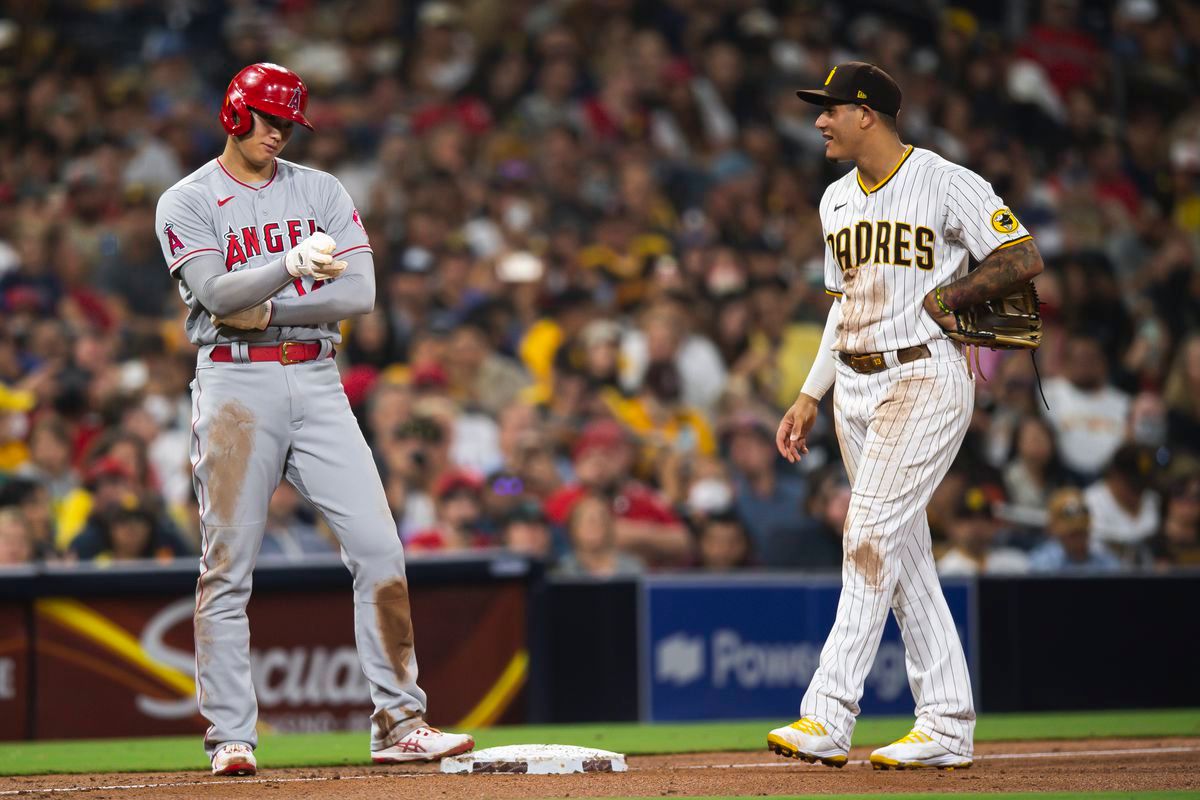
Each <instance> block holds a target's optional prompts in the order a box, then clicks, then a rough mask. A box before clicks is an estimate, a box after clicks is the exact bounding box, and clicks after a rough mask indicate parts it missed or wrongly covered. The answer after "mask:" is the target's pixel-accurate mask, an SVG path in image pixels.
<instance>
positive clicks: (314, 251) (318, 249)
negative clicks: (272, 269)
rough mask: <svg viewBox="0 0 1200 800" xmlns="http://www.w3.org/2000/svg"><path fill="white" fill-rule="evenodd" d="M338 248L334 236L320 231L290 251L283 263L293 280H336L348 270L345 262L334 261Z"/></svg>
mask: <svg viewBox="0 0 1200 800" xmlns="http://www.w3.org/2000/svg"><path fill="white" fill-rule="evenodd" d="M336 247H337V243H336V242H334V241H333V237H332V236H330V235H329V234H327V233H321V232H320V231H318V232H316V233H314V234H313V235H312V236H310V237H308V238H307V239H305V240H304V241H303V242H301V243H300V244H298V245H296V246H295V247H293V248H292V249H291V250H289V251H288V254H287V255H286V256H284V258H283V263H284V266H286V267H287V271H288V272H289V273H290V274H291V276H292V277H293V278H299V277H309V278H316V279H318V280H327V279H329V278H336V277H337V276H338V275H341V274H342V272H343V271H344V270H345V269H346V262H345V261H334V260H333V251H334V248H336Z"/></svg>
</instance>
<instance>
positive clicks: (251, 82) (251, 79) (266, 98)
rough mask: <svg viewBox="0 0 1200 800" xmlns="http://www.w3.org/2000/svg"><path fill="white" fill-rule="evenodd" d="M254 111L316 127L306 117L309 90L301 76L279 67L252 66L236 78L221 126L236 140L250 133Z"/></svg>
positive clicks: (274, 65)
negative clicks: (305, 110)
mask: <svg viewBox="0 0 1200 800" xmlns="http://www.w3.org/2000/svg"><path fill="white" fill-rule="evenodd" d="M252 108H256V109H258V110H259V111H262V112H263V113H266V114H271V115H273V116H276V117H283V118H284V119H290V120H292V121H293V122H299V123H300V124H301V125H303V126H304V127H306V128H308V129H309V130H312V123H310V122H309V121H308V120H307V119H306V118H305V117H304V109H306V108H308V87H307V86H305V85H304V81H302V80H300V76H299V75H297V74H296V73H294V72H292V71H291V70H290V69H286V68H284V67H281V66H279V65H278V64H265V63H264V64H251V65H250V66H248V67H246V68H245V69H243V70H242V71H241V72H239V73H238V74H237V75H234V76H233V80H231V81H230V82H229V88H228V89H226V90H225V103H224V104H223V105H222V106H221V124H222V125H224V126H225V130H226V132H228V133H229V134H231V135H233V136H241V135H242V134H244V133H249V132H250V127H251V125H252V124H253V120H251V118H250V109H252Z"/></svg>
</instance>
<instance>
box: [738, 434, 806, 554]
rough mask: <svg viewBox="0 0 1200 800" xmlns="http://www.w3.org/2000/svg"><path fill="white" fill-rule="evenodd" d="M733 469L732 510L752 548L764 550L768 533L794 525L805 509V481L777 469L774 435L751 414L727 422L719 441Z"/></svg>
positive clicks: (779, 461) (778, 460) (777, 458)
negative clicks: (740, 520) (723, 445)
mask: <svg viewBox="0 0 1200 800" xmlns="http://www.w3.org/2000/svg"><path fill="white" fill-rule="evenodd" d="M722 439H723V441H724V444H725V449H726V452H727V453H728V454H729V461H730V463H731V464H732V465H733V485H734V488H735V490H736V493H737V494H736V500H735V507H736V508H737V512H738V515H739V516H740V517H741V518H742V520H744V521H745V523H746V529H747V530H748V531H750V536H751V538H752V539H753V540H754V544H755V547H756V548H758V549H763V548H765V547H766V544H767V541H768V539H769V538H770V536H771V532H772V531H774V530H777V529H780V528H783V529H786V528H789V527H792V526H794V525H795V524H796V520H797V518H798V517H799V516H800V514H801V510H802V509H803V505H804V498H805V495H806V493H807V487H806V485H805V482H804V480H803V479H802V478H801V477H799V476H798V475H796V474H794V473H791V472H784V471H783V470H782V469H781V468H780V463H781V460H780V458H779V453H778V452H777V451H776V449H775V432H774V431H773V430H772V429H771V427H770V426H768V425H767V424H766V423H765V422H764V421H763V420H761V419H760V418H759V417H757V416H755V415H753V414H743V415H739V416H737V417H735V418H733V419H732V420H730V421H729V422H728V423H727V424H726V426H725V430H724V435H723V437H722Z"/></svg>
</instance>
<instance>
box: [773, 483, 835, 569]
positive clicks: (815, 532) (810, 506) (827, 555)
mask: <svg viewBox="0 0 1200 800" xmlns="http://www.w3.org/2000/svg"><path fill="white" fill-rule="evenodd" d="M811 480H812V485H813V491H812V493H811V494H810V495H809V497H808V499H807V501H806V502H805V504H804V513H803V514H802V515H798V516H797V517H795V518H794V519H793V521H792V522H791V523H790V524H786V523H785V524H782V525H777V526H776V527H774V528H772V529H771V532H770V534H769V535H768V536H767V541H766V544H765V545H764V546H763V550H762V564H763V566H766V567H768V568H770V569H804V570H824V571H828V572H836V571H837V570H839V569H841V566H842V533H843V531H844V530H845V527H846V514H847V513H848V512H849V510H850V482H849V481H848V480H846V474H845V472H843V471H842V467H841V465H840V464H838V465H833V466H829V467H825V468H823V469H822V470H821V471H820V472H818V473H817V474H815V475H813V476H812V478H811Z"/></svg>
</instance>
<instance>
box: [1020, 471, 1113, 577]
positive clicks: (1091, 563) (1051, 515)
mask: <svg viewBox="0 0 1200 800" xmlns="http://www.w3.org/2000/svg"><path fill="white" fill-rule="evenodd" d="M1091 525H1092V521H1091V515H1090V514H1089V513H1088V509H1087V505H1086V504H1085V503H1084V500H1083V493H1082V492H1080V491H1079V490H1078V489H1075V488H1067V489H1059V490H1057V491H1055V492H1054V493H1053V494H1052V495H1050V499H1049V501H1048V504H1047V522H1046V533H1047V534H1048V535H1049V536H1050V540H1049V541H1047V542H1046V543H1045V544H1042V545H1040V546H1039V547H1037V548H1035V549H1034V550H1033V552H1031V553H1030V554H1029V567H1030V569H1031V570H1032V571H1033V572H1061V571H1064V570H1071V571H1075V570H1094V571H1115V570H1120V569H1121V568H1122V566H1121V562H1120V561H1119V560H1118V559H1117V557H1116V556H1114V555H1113V554H1112V553H1110V552H1109V551H1108V550H1107V549H1106V548H1105V547H1104V545H1102V544H1100V543H1099V542H1097V541H1095V540H1093V539H1092V536H1091Z"/></svg>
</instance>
